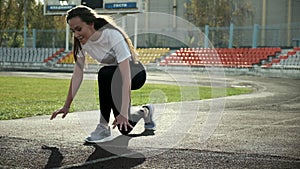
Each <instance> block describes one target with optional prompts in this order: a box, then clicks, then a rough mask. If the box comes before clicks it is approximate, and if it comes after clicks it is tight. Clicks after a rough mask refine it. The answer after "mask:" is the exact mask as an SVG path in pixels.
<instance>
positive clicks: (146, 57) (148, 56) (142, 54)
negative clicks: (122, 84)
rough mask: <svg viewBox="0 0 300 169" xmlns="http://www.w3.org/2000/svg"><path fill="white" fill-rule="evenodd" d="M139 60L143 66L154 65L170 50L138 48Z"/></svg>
mask: <svg viewBox="0 0 300 169" xmlns="http://www.w3.org/2000/svg"><path fill="white" fill-rule="evenodd" d="M137 52H138V53H139V60H140V61H141V62H142V63H143V64H149V63H155V62H156V61H157V60H160V59H161V58H162V57H164V56H166V55H167V54H168V53H169V52H170V48H138V49H137Z"/></svg>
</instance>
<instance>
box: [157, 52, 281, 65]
mask: <svg viewBox="0 0 300 169" xmlns="http://www.w3.org/2000/svg"><path fill="white" fill-rule="evenodd" d="M279 52H281V48H215V49H212V48H180V49H179V50H177V51H176V52H175V53H172V54H171V55H169V56H167V57H166V58H165V59H164V60H163V61H162V62H160V65H176V66H187V65H188V66H222V67H232V68H251V67H253V65H255V64H261V61H262V60H268V59H269V57H272V56H275V55H276V53H279Z"/></svg>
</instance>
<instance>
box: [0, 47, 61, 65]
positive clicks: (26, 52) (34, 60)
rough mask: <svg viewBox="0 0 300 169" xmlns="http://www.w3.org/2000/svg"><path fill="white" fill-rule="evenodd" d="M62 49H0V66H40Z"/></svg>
mask: <svg viewBox="0 0 300 169" xmlns="http://www.w3.org/2000/svg"><path fill="white" fill-rule="evenodd" d="M62 50H63V49H62V48H61V49H58V48H4V47H0V56H1V57H0V65H6V66H14V65H16V66H22V65H23V66H32V65H36V66H41V65H43V64H45V60H46V59H47V58H49V57H50V56H51V57H53V56H54V55H56V54H57V52H61V51H62Z"/></svg>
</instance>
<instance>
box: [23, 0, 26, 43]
mask: <svg viewBox="0 0 300 169" xmlns="http://www.w3.org/2000/svg"><path fill="white" fill-rule="evenodd" d="M23 36H24V48H26V47H27V19H26V0H24V35H23Z"/></svg>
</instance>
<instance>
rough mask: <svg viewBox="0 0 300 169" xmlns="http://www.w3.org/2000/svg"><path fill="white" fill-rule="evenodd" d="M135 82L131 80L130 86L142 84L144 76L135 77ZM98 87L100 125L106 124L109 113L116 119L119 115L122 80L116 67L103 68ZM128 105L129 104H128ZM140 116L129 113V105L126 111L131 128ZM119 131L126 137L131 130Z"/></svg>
mask: <svg viewBox="0 0 300 169" xmlns="http://www.w3.org/2000/svg"><path fill="white" fill-rule="evenodd" d="M134 79H136V80H132V81H131V83H132V85H137V84H135V83H144V80H143V79H145V76H144V75H137V76H135V78H134ZM98 87H99V100H100V111H101V117H100V123H108V122H109V118H110V112H111V110H113V114H114V116H115V117H117V116H118V115H119V114H120V110H121V105H122V78H121V73H120V70H119V69H118V66H104V67H102V68H101V69H100V70H99V72H98ZM129 104H130V103H129ZM141 117H142V116H141V115H140V113H138V112H135V113H133V114H131V113H130V105H129V110H128V121H129V123H130V124H131V125H132V126H135V125H136V124H137V122H138V120H139V119H141ZM118 128H119V131H120V132H121V133H122V134H124V135H127V134H128V133H129V132H131V130H132V129H131V128H129V127H128V128H127V131H125V130H120V126H118Z"/></svg>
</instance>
